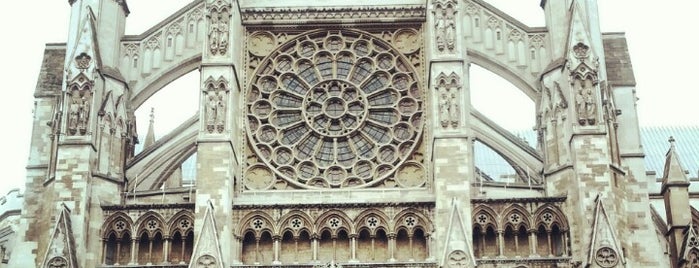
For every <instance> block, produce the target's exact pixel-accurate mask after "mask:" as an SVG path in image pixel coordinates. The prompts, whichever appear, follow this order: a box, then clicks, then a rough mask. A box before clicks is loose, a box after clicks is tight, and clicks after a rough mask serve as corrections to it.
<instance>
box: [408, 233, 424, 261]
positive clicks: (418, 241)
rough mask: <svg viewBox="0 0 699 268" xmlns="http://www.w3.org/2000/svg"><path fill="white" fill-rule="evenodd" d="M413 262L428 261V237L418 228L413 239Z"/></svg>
mask: <svg viewBox="0 0 699 268" xmlns="http://www.w3.org/2000/svg"><path fill="white" fill-rule="evenodd" d="M411 259H412V260H415V261H424V260H425V259H427V237H426V236H425V232H424V231H423V230H422V229H420V228H416V229H415V232H414V233H413V238H412V258H411Z"/></svg>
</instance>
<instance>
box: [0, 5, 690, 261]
mask: <svg viewBox="0 0 699 268" xmlns="http://www.w3.org/2000/svg"><path fill="white" fill-rule="evenodd" d="M164 2H165V1H164ZM540 5H541V9H543V11H544V12H543V14H544V15H545V21H546V25H545V26H544V27H530V26H527V25H525V24H524V23H522V22H520V21H518V20H516V19H514V18H513V17H512V16H510V15H508V14H506V13H505V12H503V11H501V10H499V9H497V8H495V7H494V6H492V5H490V4H488V3H487V1H486V0H382V1H368V0H356V1H342V0H327V1H308V0H307V1H299V0H275V1H271V0H193V1H192V2H191V3H190V4H188V5H186V6H184V7H183V8H182V9H180V10H179V11H177V12H175V13H173V14H172V15H171V16H169V17H168V18H166V19H164V20H163V21H161V22H160V23H158V24H156V25H153V26H152V27H151V28H150V29H148V30H146V31H145V32H143V33H140V34H138V35H127V34H125V29H124V28H125V27H124V26H125V23H126V21H127V20H128V19H129V18H128V15H129V12H130V11H129V7H128V4H127V1H126V0H69V1H68V3H67V4H66V10H70V11H69V12H70V14H71V15H70V22H69V23H70V26H69V27H70V28H69V34H68V36H67V39H66V40H61V41H64V43H51V44H47V45H46V48H45V51H44V58H43V62H42V66H41V72H40V74H39V78H38V83H37V87H36V89H35V91H34V98H35V99H34V102H35V108H34V117H33V120H34V121H33V133H32V137H31V148H30V157H29V160H28V164H27V178H26V184H25V185H26V191H25V192H24V193H22V194H19V193H18V192H16V191H13V192H10V193H9V194H8V195H7V196H5V197H3V198H2V199H1V200H0V201H1V202H0V203H1V204H0V250H2V251H1V252H0V257H2V263H0V267H42V268H78V267H85V268H90V267H110V268H111V267H114V268H116V267H131V268H135V267H192V268H210V267H218V268H223V267H226V268H228V267H299V268H300V267H309V268H310V267H348V268H350V267H357V268H359V267H445V268H446V267H450V268H456V267H479V268H491V267H493V268H494V267H511V268H539V267H541V268H544V267H546V268H549V267H551V268H553V267H570V268H576V267H578V268H582V267H600V268H610V267H629V268H631V267H633V268H637V267H653V268H655V267H673V268H679V267H691V268H696V267H699V240H698V239H699V237H698V236H699V233H698V232H697V226H699V211H697V210H696V209H695V208H694V207H693V206H692V204H695V203H696V202H697V200H699V199H697V197H696V193H697V190H699V189H695V187H696V185H694V186H691V187H690V180H691V181H693V180H694V179H696V176H697V175H696V172H694V171H696V169H695V170H694V171H692V172H685V167H687V166H683V164H692V165H696V164H697V163H682V164H681V163H680V160H679V153H678V152H677V149H676V148H677V146H681V145H682V144H680V143H679V142H675V141H674V140H673V139H670V141H669V142H664V143H663V146H664V152H666V154H665V156H664V158H663V160H662V161H664V166H662V167H661V170H660V171H659V172H657V173H655V172H647V167H646V164H645V162H644V159H645V156H646V154H645V152H644V146H642V141H641V135H640V133H641V130H640V129H641V128H640V127H639V124H638V117H637V110H636V92H635V85H636V81H635V78H634V73H633V69H632V65H631V61H630V55H629V53H628V49H627V43H626V39H625V37H624V34H623V33H603V32H601V31H600V22H599V13H598V7H597V0H542V1H541V4H540ZM473 66H479V67H481V68H483V69H486V70H488V71H490V72H492V73H494V74H497V75H498V76H500V77H502V78H503V79H505V80H507V81H509V82H510V83H511V84H512V85H514V86H515V87H516V88H517V89H519V90H521V92H522V93H524V95H526V96H527V97H528V98H529V99H530V100H531V101H532V102H533V103H534V104H535V114H532V115H531V116H532V118H536V126H535V128H534V130H535V131H534V133H535V134H534V135H533V140H534V142H525V141H523V139H522V138H521V137H518V136H517V135H515V134H513V133H511V132H510V131H508V130H506V129H504V128H503V127H501V126H499V125H498V124H497V123H495V122H494V121H493V120H491V119H489V118H488V117H487V116H485V115H483V114H482V113H480V112H479V111H478V110H477V109H476V108H475V107H474V106H473V105H472V102H471V84H470V80H471V79H470V69H471V67H473ZM193 71H194V72H196V73H198V75H199V83H198V84H199V87H198V88H192V89H191V90H194V91H196V92H197V94H198V96H199V97H198V101H197V103H198V109H197V110H198V112H197V113H196V114H194V115H193V116H192V117H191V118H189V119H187V120H184V121H182V122H181V125H180V126H179V127H177V128H176V129H175V130H174V131H172V132H170V133H168V134H167V135H164V136H162V137H160V138H159V139H157V140H156V139H155V138H154V137H153V133H152V129H151V130H150V131H146V130H143V129H139V130H138V131H137V129H136V127H135V126H136V122H137V118H136V117H135V115H134V113H135V111H136V109H138V108H139V107H141V106H142V105H143V104H144V102H146V101H147V100H148V99H149V98H150V97H152V96H153V95H154V94H156V93H158V92H159V91H160V90H161V89H163V88H164V87H165V86H166V85H168V84H169V83H170V82H172V81H174V80H176V79H178V78H180V77H182V76H183V75H185V74H187V73H190V72H193ZM502 98H507V96H502ZM492 105H500V104H498V103H493V104H492ZM503 109H507V108H506V107H503ZM138 119H139V120H148V118H138ZM151 120H152V119H151ZM146 133H147V135H145V137H146V138H145V139H144V138H141V139H139V134H140V135H143V134H146ZM665 140H666V141H667V137H665ZM137 145H138V146H142V147H143V149H142V150H136V148H137ZM476 145H477V146H483V147H486V148H488V149H489V150H491V151H493V152H494V154H495V155H497V156H498V157H499V158H500V159H502V161H503V163H506V164H507V165H508V166H509V168H510V170H512V172H511V174H510V175H509V177H508V178H506V179H501V177H500V176H499V175H498V174H492V173H491V172H489V169H488V167H485V166H479V164H478V161H475V157H474V155H475V153H474V152H475V151H476V150H475V149H474V148H475V146H476ZM190 161H191V162H192V163H193V164H191V165H187V163H189V162H190ZM661 164H662V163H661ZM187 167H189V168H190V169H193V170H194V171H195V173H196V178H195V179H193V180H189V179H183V176H182V172H183V169H186V168H187ZM695 184H696V183H695ZM697 205H699V204H697Z"/></svg>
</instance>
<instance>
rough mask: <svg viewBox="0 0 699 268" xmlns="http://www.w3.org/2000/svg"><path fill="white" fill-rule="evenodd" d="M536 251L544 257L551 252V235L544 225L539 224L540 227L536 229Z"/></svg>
mask: <svg viewBox="0 0 699 268" xmlns="http://www.w3.org/2000/svg"><path fill="white" fill-rule="evenodd" d="M536 253H537V254H539V255H540V256H542V257H545V256H549V255H550V254H551V250H550V246H549V237H548V233H547V231H546V227H544V225H539V228H538V229H537V231H536Z"/></svg>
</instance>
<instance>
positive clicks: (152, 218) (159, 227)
mask: <svg viewBox="0 0 699 268" xmlns="http://www.w3.org/2000/svg"><path fill="white" fill-rule="evenodd" d="M166 222H167V221H165V219H164V218H163V216H162V215H160V213H158V212H155V211H152V210H151V211H148V212H146V213H144V214H143V215H141V216H140V217H138V220H137V221H136V223H135V226H136V231H135V232H134V234H136V236H137V237H141V236H142V235H143V234H144V233H145V234H146V235H147V236H148V237H149V238H153V237H154V236H155V235H156V234H157V233H158V232H160V233H161V234H166V233H167V231H168V230H167V229H166V228H167V226H166V225H165V223H166ZM154 224H155V225H154Z"/></svg>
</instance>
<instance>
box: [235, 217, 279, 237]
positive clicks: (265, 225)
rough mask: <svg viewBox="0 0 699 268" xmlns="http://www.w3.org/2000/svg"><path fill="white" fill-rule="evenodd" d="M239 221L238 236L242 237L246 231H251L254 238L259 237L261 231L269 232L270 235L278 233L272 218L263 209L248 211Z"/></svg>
mask: <svg viewBox="0 0 699 268" xmlns="http://www.w3.org/2000/svg"><path fill="white" fill-rule="evenodd" d="M239 223H240V224H238V230H237V233H238V235H239V236H240V237H244V236H245V234H247V233H248V232H252V233H253V234H254V235H255V238H256V239H259V238H260V237H261V236H262V233H263V232H269V233H270V235H271V236H275V235H279V232H278V230H277V229H276V225H275V224H274V219H273V218H272V216H270V215H269V214H267V213H265V212H264V211H260V210H257V211H252V212H249V213H248V214H246V215H245V216H243V217H242V218H241V219H240V222H239Z"/></svg>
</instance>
